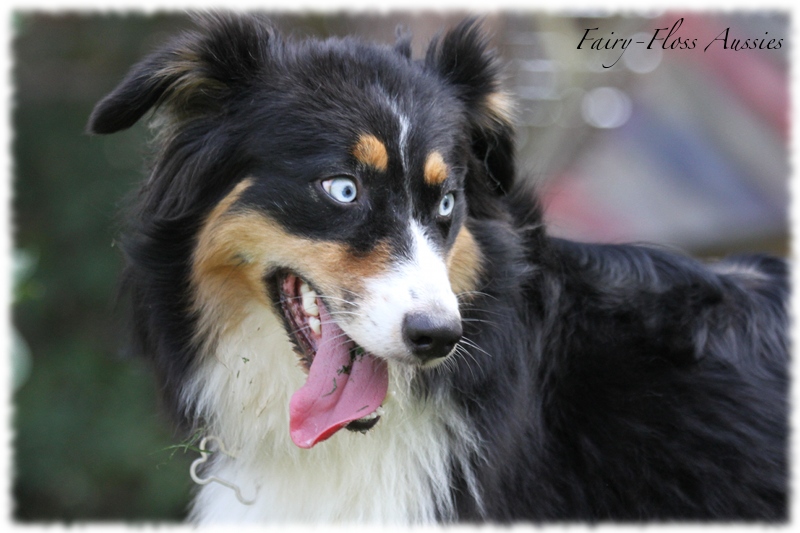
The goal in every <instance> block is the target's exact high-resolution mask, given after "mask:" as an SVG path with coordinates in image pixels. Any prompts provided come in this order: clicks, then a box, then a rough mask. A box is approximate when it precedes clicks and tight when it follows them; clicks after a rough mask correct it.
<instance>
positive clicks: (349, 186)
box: [322, 177, 358, 204]
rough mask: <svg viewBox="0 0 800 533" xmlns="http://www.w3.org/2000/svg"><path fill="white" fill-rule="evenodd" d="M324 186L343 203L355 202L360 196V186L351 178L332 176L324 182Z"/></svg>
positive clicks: (330, 194) (332, 196) (334, 197)
mask: <svg viewBox="0 0 800 533" xmlns="http://www.w3.org/2000/svg"><path fill="white" fill-rule="evenodd" d="M322 188H323V189H324V190H325V192H326V193H328V195H329V196H330V197H331V198H333V199H334V200H336V201H337V202H341V203H343V204H349V203H351V202H354V201H355V200H356V198H357V197H358V186H357V185H356V182H355V181H354V180H352V179H350V178H345V177H338V178H331V179H329V180H325V181H323V182H322Z"/></svg>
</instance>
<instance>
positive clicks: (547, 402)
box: [89, 16, 788, 521]
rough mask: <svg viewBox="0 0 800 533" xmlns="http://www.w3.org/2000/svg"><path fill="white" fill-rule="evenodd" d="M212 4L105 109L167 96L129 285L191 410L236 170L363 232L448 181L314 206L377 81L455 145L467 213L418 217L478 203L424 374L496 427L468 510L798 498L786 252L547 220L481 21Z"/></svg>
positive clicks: (296, 218)
mask: <svg viewBox="0 0 800 533" xmlns="http://www.w3.org/2000/svg"><path fill="white" fill-rule="evenodd" d="M201 25H202V26H203V27H202V28H201V30H199V31H198V32H196V33H191V34H187V35H184V36H182V37H180V38H179V39H177V40H176V41H174V42H173V43H171V44H169V45H168V46H166V47H165V48H164V49H162V50H161V51H159V52H156V53H155V54H153V55H152V56H150V57H149V58H147V59H145V60H144V61H143V62H142V63H140V64H139V65H137V66H136V67H134V69H133V70H132V71H131V73H130V74H129V75H128V76H127V77H126V78H125V79H124V80H123V81H122V83H121V84H120V86H119V87H118V88H117V89H116V90H115V91H114V92H112V93H111V94H110V95H109V96H108V97H106V99H104V100H103V101H102V102H100V104H98V106H97V108H96V109H95V112H94V113H93V115H92V117H91V119H90V123H89V130H90V131H92V132H95V133H112V132H114V131H117V130H120V129H123V128H127V127H129V126H131V125H132V124H133V123H135V122H136V121H137V120H139V119H140V118H141V117H142V116H143V115H144V114H145V113H146V112H148V111H149V110H150V109H151V108H153V107H160V111H161V113H162V115H163V116H164V117H165V118H164V119H163V120H164V123H165V124H166V126H165V133H164V134H163V137H162V138H161V141H160V143H161V144H160V145H159V151H158V153H157V154H156V158H155V163H154V165H153V169H152V173H151V177H150V179H149V180H148V182H147V184H146V185H145V186H144V187H143V189H142V191H141V193H140V196H139V199H138V202H137V203H136V205H135V206H133V208H132V212H131V217H130V225H129V228H128V231H127V236H126V239H125V244H124V250H125V254H126V259H127V267H126V270H125V274H124V286H125V288H126V290H127V292H128V294H129V295H130V298H131V305H132V308H133V325H134V326H133V329H134V331H135V335H134V337H135V339H136V341H137V343H138V344H137V351H139V352H141V353H143V354H146V355H148V356H149V357H152V358H153V359H154V361H155V366H156V368H157V369H158V372H159V374H160V378H161V380H160V381H161V384H162V388H163V390H164V393H165V395H166V397H167V398H168V400H169V403H170V405H171V406H172V408H173V411H174V412H175V413H176V414H178V415H179V418H182V417H184V416H185V415H184V409H183V408H184V407H185V406H182V405H181V402H180V401H179V398H178V397H177V396H176V391H177V390H178V389H179V385H180V383H181V382H182V380H184V379H185V376H186V372H187V370H188V369H189V368H190V367H191V365H192V363H193V359H194V356H195V346H194V344H193V343H192V342H191V336H192V332H193V328H194V320H195V318H196V317H193V316H191V314H188V313H187V311H186V310H187V309H188V307H189V300H190V294H189V291H190V289H189V285H188V282H187V277H188V271H189V261H190V256H191V253H192V250H193V246H194V244H195V236H196V234H197V231H198V230H199V227H200V225H201V223H202V221H203V220H204V217H205V216H207V214H208V213H209V211H210V210H211V209H212V208H213V206H214V205H216V204H217V202H219V200H220V199H221V198H222V197H223V196H224V195H225V194H226V193H227V192H229V191H230V190H231V189H232V188H233V187H234V186H235V185H236V183H238V182H239V181H240V180H241V179H243V178H244V177H246V176H252V175H255V176H258V177H259V181H258V185H257V187H256V188H254V189H251V190H249V191H248V195H247V197H246V198H244V199H243V200H242V201H243V202H244V203H249V204H250V205H251V206H257V208H258V209H261V210H263V211H265V212H267V213H269V214H270V215H271V216H273V217H274V218H275V219H276V220H278V221H280V223H281V224H283V225H284V226H285V227H286V228H288V229H289V230H290V231H291V232H293V233H296V234H299V235H303V236H306V237H309V238H314V239H323V240H334V241H340V242H346V243H348V244H349V245H350V246H351V247H352V248H353V249H355V250H360V251H364V252H366V251H369V250H370V249H372V248H373V247H374V246H375V243H376V242H377V241H378V240H379V239H382V238H387V237H392V236H393V235H394V234H393V230H394V229H395V228H396V227H397V224H398V222H400V221H401V219H400V214H399V213H404V212H406V207H407V206H406V205H405V204H404V203H403V202H405V201H407V197H406V196H404V192H403V191H404V189H403V187H405V184H408V186H409V187H410V189H409V190H410V195H411V197H414V198H418V199H422V200H420V201H421V202H422V205H425V206H427V205H428V204H427V203H425V202H428V203H431V202H433V203H435V197H434V196H431V193H430V192H429V191H427V190H426V189H425V188H424V187H422V186H421V185H420V184H418V183H417V184H415V183H416V182H409V181H408V180H407V179H406V178H405V177H404V176H403V171H402V169H401V168H398V167H396V166H393V167H391V168H390V170H389V172H390V173H391V174H392V175H394V176H396V179H395V181H394V182H392V183H394V184H389V183H388V182H387V183H386V184H381V185H380V190H381V192H380V193H378V192H375V194H374V197H371V198H370V202H371V204H370V205H369V206H368V208H366V209H364V210H356V209H350V210H342V209H340V208H338V207H336V206H331V205H327V204H325V203H324V202H322V201H321V200H319V201H318V203H316V204H314V206H313V208H312V209H307V208H306V209H303V208H301V207H302V202H303V201H307V198H306V199H305V200H304V199H303V198H302V197H301V192H302V191H301V189H302V188H303V187H307V185H308V180H309V179H310V177H314V176H318V175H319V174H320V173H321V172H328V173H331V172H334V173H335V172H336V171H338V169H342V170H343V171H344V170H346V169H348V168H350V167H349V166H348V165H351V164H352V163H351V162H350V161H349V160H347V159H346V158H345V157H344V156H343V155H342V154H346V153H347V147H349V146H351V145H352V142H353V140H354V135H356V134H357V133H358V131H360V128H362V127H363V126H364V125H368V126H369V127H371V128H373V129H375V130H381V128H393V127H394V126H393V125H392V124H393V122H392V121H390V120H388V117H386V116H385V115H384V114H383V112H382V111H381V110H380V108H379V107H377V106H375V105H372V103H371V100H370V99H371V98H377V96H376V95H375V94H373V92H372V91H373V88H372V85H370V84H371V83H376V84H377V85H380V86H381V88H382V90H384V91H387V92H388V93H389V94H390V95H391V97H392V98H394V99H395V101H396V102H397V103H398V105H400V106H403V111H404V112H405V113H406V114H408V116H409V118H410V120H411V121H412V122H413V123H414V124H415V125H417V126H419V127H417V128H416V129H415V132H417V133H415V135H417V137H414V138H412V139H410V141H409V142H412V143H415V144H414V145H415V146H419V147H426V148H430V147H435V148H438V149H440V150H442V151H443V152H444V153H445V154H446V157H447V158H448V159H449V161H448V163H449V164H450V165H451V166H453V167H455V168H458V169H460V170H459V172H460V177H459V178H458V179H459V180H463V183H461V182H460V181H459V187H460V189H459V190H460V191H462V192H461V193H460V197H459V204H458V213H457V216H456V217H455V218H454V219H453V221H452V223H450V224H447V225H444V226H442V225H441V224H439V223H437V222H436V221H435V220H434V217H432V216H429V215H426V214H425V213H426V212H427V211H425V209H429V208H430V206H428V207H426V208H425V209H421V208H419V206H418V205H416V204H415V208H417V209H418V210H419V209H421V211H419V212H418V213H417V215H418V218H419V219H420V220H422V221H423V222H424V223H425V224H426V226H427V227H428V228H431V229H432V233H434V234H435V235H438V237H437V238H438V243H439V245H440V246H442V247H443V248H445V249H446V248H449V247H450V246H451V245H452V242H453V239H454V238H455V235H456V234H457V230H458V228H459V227H460V226H461V225H463V224H466V226H467V227H468V228H469V230H470V231H471V233H472V234H473V235H474V237H475V239H476V240H477V242H478V243H479V246H480V249H481V252H482V254H483V256H484V258H485V263H484V267H485V268H484V274H483V276H482V278H481V280H480V286H479V291H480V293H479V294H477V295H476V296H474V297H473V298H472V299H470V300H468V301H466V303H465V304H464V306H463V309H462V312H463V317H464V330H465V336H467V337H468V338H469V339H470V340H471V341H472V342H473V343H474V344H475V345H476V346H477V347H472V348H468V349H469V350H470V351H471V352H472V353H471V356H472V357H463V358H460V359H459V360H458V361H457V364H456V366H455V368H454V369H453V371H452V372H448V373H422V374H421V375H420V378H419V383H418V385H419V387H420V392H421V393H423V394H426V393H434V392H439V393H443V394H448V395H452V397H453V398H455V400H456V402H457V405H458V406H459V407H460V408H461V409H462V410H463V412H464V413H466V416H467V417H468V418H469V419H470V420H471V421H472V423H473V424H474V426H475V428H476V429H477V431H478V433H479V435H480V437H481V438H482V443H483V445H482V448H481V450H480V453H479V454H477V455H476V456H475V457H473V458H472V463H473V464H472V466H473V468H474V470H475V472H476V477H477V479H478V480H479V483H480V489H481V492H482V495H483V502H482V505H483V507H480V506H478V505H477V502H476V501H475V500H474V499H473V498H472V496H470V495H469V491H467V490H466V487H467V484H466V481H465V480H464V479H463V477H462V475H461V473H460V471H459V469H458V468H456V467H454V471H453V483H452V487H453V491H454V493H455V497H456V501H457V507H458V514H459V516H458V518H459V519H461V520H465V521H469V520H491V521H515V520H537V521H552V520H559V521H564V520H590V521H598V520H654V519H655V520H666V519H670V520H672V519H692V520H696V519H700V520H707V519H713V520H741V519H744V520H766V521H776V520H777V521H782V520H786V518H787V469H788V465H787V438H788V428H787V389H788V378H787V364H788V339H787V333H786V330H787V316H786V309H785V305H786V299H787V294H788V286H787V267H786V265H785V264H784V262H783V261H781V260H778V259H774V258H769V257H763V256H753V257H739V258H732V259H729V260H727V261H726V262H724V263H721V264H720V265H717V266H715V267H712V268H710V267H708V266H706V265H703V264H701V263H699V262H697V261H695V260H693V259H690V258H687V257H684V256H680V255H676V254H673V253H667V252H665V251H662V250H659V249H656V248H646V247H635V246H622V245H619V246H618V245H593V244H579V243H574V242H568V241H564V240H560V239H555V238H552V237H550V236H548V235H547V232H546V230H545V228H544V227H543V225H542V216H541V208H540V207H539V205H538V203H537V202H536V200H535V198H534V196H533V195H532V194H531V192H530V191H529V190H528V189H527V188H526V187H525V186H524V184H518V185H514V177H515V169H514V160H513V130H512V127H511V124H510V123H509V122H508V121H505V120H502V119H498V118H497V117H487V116H486V113H487V111H486V109H485V106H484V103H483V102H484V99H485V98H486V96H487V95H489V94H491V93H494V92H496V91H498V90H499V89H500V87H499V67H498V63H497V61H496V59H495V57H494V56H493V54H492V53H491V52H489V51H488V49H487V44H486V39H485V37H484V36H483V35H482V34H481V33H480V31H479V28H478V26H477V25H476V23H475V22H474V21H467V22H465V23H463V24H462V25H460V26H459V27H457V28H456V29H454V30H452V31H450V32H448V33H446V34H445V35H443V36H442V37H440V38H438V39H436V40H435V41H434V42H433V43H432V44H431V46H430V48H429V50H428V53H427V55H426V56H425V58H424V59H423V60H420V61H414V60H412V59H411V58H410V44H409V39H408V38H407V37H405V36H403V37H401V38H400V41H399V42H398V45H397V46H396V47H395V48H391V47H381V46H374V45H367V44H364V43H361V42H359V41H357V40H353V39H343V40H330V41H325V42H315V41H306V42H301V43H292V42H289V41H285V40H283V39H282V38H281V37H279V36H278V35H277V34H276V33H275V32H274V30H273V29H272V28H271V27H270V26H269V25H268V24H267V23H266V22H265V21H263V20H262V19H260V18H257V17H237V16H216V17H211V18H210V19H208V20H207V21H206V22H202V23H201ZM187 50H189V51H192V52H196V53H195V54H194V55H187V53H186V51H187ZM186 61H191V62H192V64H191V65H189V66H188V67H187V65H186ZM176 64H179V67H180V68H177V67H176V66H175V65H176ZM170 67H171V68H172V70H170ZM181 69H183V70H181ZM187 76H188V77H187ZM375 80H378V81H375ZM387 135H388V136H390V137H391V136H392V132H387ZM390 149H393V147H390ZM421 152H422V153H426V150H421ZM420 164H421V162H420V161H417V160H412V162H411V165H412V169H411V170H410V171H409V172H414V171H416V172H418V171H419V168H420V167H419V165H420ZM415 165H416V166H415ZM363 179H364V180H366V181H367V182H368V183H367V185H371V184H372V180H377V177H375V176H371V175H369V174H365V175H364V177H363ZM375 188H376V189H377V188H378V185H377V184H375ZM303 190H304V189H303ZM428 196H430V199H429V200H425V198H428ZM315 201H317V200H315ZM293 202H299V203H297V205H295V204H294V203H293ZM319 219H326V220H327V221H329V222H328V223H326V224H324V225H320V224H319V223H318V221H319ZM330 221H333V222H330ZM434 230H435V231H434ZM397 246H398V247H401V246H402V243H400V242H398V243H397ZM488 354H491V356H489V355H488ZM476 361H481V363H480V364H476ZM183 422H184V423H185V424H187V425H190V424H191V423H192V422H193V421H192V420H186V419H183Z"/></svg>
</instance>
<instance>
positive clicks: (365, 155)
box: [353, 133, 389, 172]
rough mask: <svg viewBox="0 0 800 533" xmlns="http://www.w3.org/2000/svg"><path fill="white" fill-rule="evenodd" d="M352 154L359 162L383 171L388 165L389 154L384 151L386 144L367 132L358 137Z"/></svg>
mask: <svg viewBox="0 0 800 533" xmlns="http://www.w3.org/2000/svg"><path fill="white" fill-rule="evenodd" d="M353 155H354V156H355V157H356V159H358V160H359V161H360V162H361V163H363V164H365V165H368V166H371V167H373V168H375V169H377V170H380V171H381V172H385V171H386V168H387V167H388V165H389V154H388V153H387V152H386V146H384V145H383V143H382V142H380V141H379V140H378V138H377V137H375V136H374V135H371V134H369V133H364V134H362V135H361V136H360V137H359V138H358V142H357V143H356V145H355V146H354V147H353Z"/></svg>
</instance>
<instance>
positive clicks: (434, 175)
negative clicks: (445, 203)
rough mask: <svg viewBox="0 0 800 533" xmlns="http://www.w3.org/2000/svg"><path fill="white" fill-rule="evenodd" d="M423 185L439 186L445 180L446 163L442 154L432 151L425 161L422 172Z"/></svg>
mask: <svg viewBox="0 0 800 533" xmlns="http://www.w3.org/2000/svg"><path fill="white" fill-rule="evenodd" d="M423 177H424V178H425V183H427V184H428V185H432V186H435V185H441V184H442V183H444V180H446V179H447V163H445V162H444V158H443V157H442V154H440V153H439V152H436V151H433V152H431V153H430V154H428V158H427V159H425V169H424V171H423Z"/></svg>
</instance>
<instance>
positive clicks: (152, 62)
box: [87, 13, 274, 133]
mask: <svg viewBox="0 0 800 533" xmlns="http://www.w3.org/2000/svg"><path fill="white" fill-rule="evenodd" d="M195 21H196V23H197V25H198V27H199V29H198V30H196V31H192V32H187V33H185V34H183V35H181V36H180V37H178V38H177V39H175V40H173V41H172V42H170V43H169V44H168V45H166V46H165V47H163V48H162V49H160V50H158V51H156V52H154V53H153V54H151V55H150V56H148V57H146V58H145V59H144V60H142V61H141V62H140V63H138V64H137V65H135V66H134V67H133V68H132V69H131V70H130V72H128V74H127V75H126V76H125V78H124V79H123V80H122V82H121V83H120V84H119V85H118V86H117V88H116V89H114V90H113V91H112V92H111V93H110V94H108V95H107V96H106V97H105V98H103V100H101V101H100V102H99V103H98V104H97V106H95V108H94V111H93V112H92V115H91V116H90V118H89V123H88V126H87V130H88V131H89V132H90V133H114V132H116V131H119V130H123V129H126V128H129V127H131V126H133V125H134V124H135V123H136V122H137V121H138V120H139V119H140V118H142V116H143V115H144V114H145V113H146V112H147V111H148V110H150V109H151V108H153V107H159V106H169V107H170V108H171V111H172V112H173V113H176V114H178V115H180V114H190V113H198V112H201V113H202V112H203V111H210V110H213V109H215V108H218V106H219V105H220V102H222V101H223V99H224V97H225V96H227V95H228V94H229V93H230V92H231V91H235V90H236V89H237V88H239V87H240V86H242V85H243V84H245V83H247V82H248V81H249V80H250V79H251V78H252V77H253V76H254V75H255V74H257V73H258V72H259V70H260V69H261V68H263V67H264V66H265V65H266V63H267V61H268V57H269V54H268V48H269V46H270V44H272V41H274V38H273V37H274V36H273V31H272V28H271V26H270V25H269V23H268V22H267V21H266V20H265V19H261V18H259V17H255V16H241V15H234V14H219V13H214V14H206V15H202V16H200V17H196V19H195Z"/></svg>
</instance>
